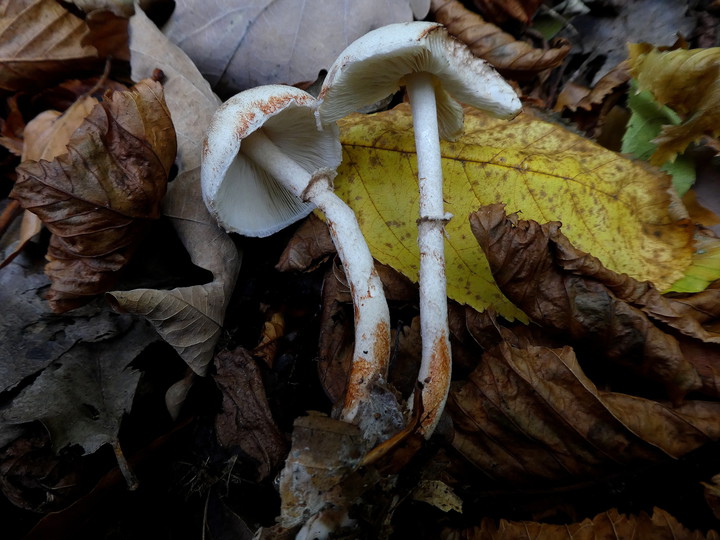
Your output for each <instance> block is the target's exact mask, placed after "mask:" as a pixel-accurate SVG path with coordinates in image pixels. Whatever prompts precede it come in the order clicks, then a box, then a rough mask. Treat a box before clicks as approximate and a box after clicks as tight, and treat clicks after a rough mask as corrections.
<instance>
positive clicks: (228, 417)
mask: <svg viewBox="0 0 720 540" xmlns="http://www.w3.org/2000/svg"><path fill="white" fill-rule="evenodd" d="M215 365H216V367H217V372H216V374H215V375H213V378H214V379H215V382H216V383H217V385H218V387H219V388H220V391H221V392H222V410H221V412H220V413H219V414H218V415H217V417H216V418H215V429H216V431H217V436H218V440H219V441H220V444H221V445H223V446H224V447H226V448H232V447H238V448H240V450H241V451H242V452H243V454H245V455H247V456H249V457H250V458H251V459H252V460H253V461H254V463H253V464H252V465H253V470H254V471H256V473H257V477H256V478H255V480H256V481H258V482H259V481H262V480H264V479H265V478H267V477H268V475H270V474H271V473H272V472H274V471H276V470H277V469H278V468H279V467H280V465H282V463H283V460H284V459H285V456H286V455H287V451H288V447H287V442H286V441H285V438H284V437H283V435H282V433H280V430H279V429H278V427H277V426H276V425H275V421H274V420H273V418H272V414H271V413H270V405H269V404H268V401H267V398H266V397H265V389H264V387H263V383H262V374H261V373H260V369H259V368H258V366H257V364H256V363H255V360H254V359H253V357H252V356H251V355H250V354H249V353H248V352H247V351H245V350H243V349H238V350H235V351H227V350H225V351H222V352H220V353H219V354H218V355H217V356H216V358H215Z"/></svg>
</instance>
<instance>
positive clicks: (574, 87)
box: [553, 61, 630, 112]
mask: <svg viewBox="0 0 720 540" xmlns="http://www.w3.org/2000/svg"><path fill="white" fill-rule="evenodd" d="M629 80H630V67H629V65H628V63H627V61H623V62H620V63H619V64H618V65H617V66H615V67H614V68H613V69H611V70H610V71H608V72H607V73H606V74H605V75H604V76H603V77H602V78H601V79H600V80H599V81H598V82H597V84H595V86H593V87H592V88H586V87H584V86H580V85H579V84H577V83H575V82H572V81H570V82H568V83H567V84H566V85H565V87H564V88H563V90H562V92H560V95H559V96H558V99H557V103H556V104H555V107H554V109H553V110H555V111H562V110H564V109H566V108H567V109H569V110H571V111H573V112H575V111H576V110H577V109H584V110H586V111H590V110H591V109H592V108H593V106H595V105H600V104H601V103H602V102H603V101H604V100H605V99H606V98H607V97H608V96H609V95H610V94H612V93H613V92H614V91H616V90H617V89H618V87H621V88H622V86H623V85H624V84H626V83H627V82H628V81H629Z"/></svg>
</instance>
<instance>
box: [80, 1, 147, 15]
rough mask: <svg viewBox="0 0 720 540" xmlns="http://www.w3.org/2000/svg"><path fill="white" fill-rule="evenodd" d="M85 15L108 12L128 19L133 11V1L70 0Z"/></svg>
mask: <svg viewBox="0 0 720 540" xmlns="http://www.w3.org/2000/svg"><path fill="white" fill-rule="evenodd" d="M71 2H72V3H73V4H75V5H76V6H77V7H79V8H80V9H82V10H83V11H84V12H85V13H92V12H93V11H98V10H109V11H111V12H113V13H115V15H117V16H119V17H130V16H131V15H132V14H133V12H134V11H135V10H134V8H133V0H71Z"/></svg>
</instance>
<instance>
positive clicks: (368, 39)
mask: <svg viewBox="0 0 720 540" xmlns="http://www.w3.org/2000/svg"><path fill="white" fill-rule="evenodd" d="M416 72H428V73H431V74H433V75H434V76H435V77H434V80H435V89H436V90H435V94H436V99H437V102H438V121H439V124H440V130H441V133H442V134H443V135H444V136H445V138H453V137H456V136H458V135H459V134H460V132H461V131H462V108H461V107H460V106H459V105H458V104H457V103H456V102H455V101H454V100H457V101H459V102H461V103H465V104H467V105H471V106H473V107H476V108H478V109H481V110H483V111H487V112H488V113H490V114H492V115H493V116H496V117H499V118H512V117H514V116H515V115H516V114H517V113H518V112H520V109H521V104H520V100H519V99H518V97H517V95H516V94H515V91H514V90H513V89H512V87H511V86H510V85H509V84H508V83H507V82H505V80H504V79H503V78H502V77H501V76H500V75H499V74H498V73H497V72H496V71H495V69H494V68H493V67H492V66H491V65H489V64H488V63H487V62H485V61H484V60H482V59H480V58H478V57H476V56H475V55H473V54H472V52H470V50H469V49H468V48H467V46H465V45H464V44H463V43H461V42H460V41H458V40H456V39H455V38H453V37H452V36H450V35H449V34H448V32H447V30H446V29H445V27H444V26H442V25H440V24H437V23H429V22H411V23H398V24H391V25H388V26H384V27H382V28H378V29H377V30H373V31H372V32H369V33H367V34H365V35H364V36H363V37H361V38H359V39H358V40H356V41H354V42H353V43H351V44H350V45H349V46H348V47H347V48H346V49H345V50H344V51H343V52H342V54H341V55H340V57H339V58H338V59H337V60H336V61H335V63H334V64H333V65H332V67H331V68H330V71H329V72H328V75H327V78H326V79H325V84H324V85H323V88H322V91H321V92H320V96H319V98H318V101H319V102H320V105H319V108H318V113H317V114H318V116H319V119H320V121H321V123H330V122H335V121H337V120H339V119H340V118H342V117H343V116H346V115H347V114H350V113H351V112H353V111H356V110H357V109H359V108H360V107H363V106H366V105H370V104H372V103H375V102H377V101H379V100H381V99H383V98H385V97H387V96H388V95H389V94H392V93H394V92H396V91H397V90H398V89H399V87H400V86H401V85H402V84H403V77H404V76H406V75H408V74H410V73H416ZM448 94H449V96H448ZM450 96H452V97H450Z"/></svg>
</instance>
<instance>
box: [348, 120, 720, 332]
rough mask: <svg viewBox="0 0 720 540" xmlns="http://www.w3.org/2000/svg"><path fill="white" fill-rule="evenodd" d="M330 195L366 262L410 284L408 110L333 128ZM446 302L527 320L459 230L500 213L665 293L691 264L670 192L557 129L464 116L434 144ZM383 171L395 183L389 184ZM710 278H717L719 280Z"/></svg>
mask: <svg viewBox="0 0 720 540" xmlns="http://www.w3.org/2000/svg"><path fill="white" fill-rule="evenodd" d="M340 124H341V129H342V131H341V136H342V141H343V145H344V160H343V163H342V164H341V165H340V167H339V169H338V176H337V178H336V179H335V184H336V191H337V193H338V195H339V196H340V197H342V198H343V199H344V200H345V201H346V202H347V203H348V204H349V205H350V206H351V207H352V208H353V210H354V211H355V213H356V215H357V217H358V222H359V223H360V227H361V229H362V231H363V234H364V235H365V238H366V239H367V241H368V244H369V246H370V250H371V252H372V254H373V256H374V257H375V258H376V259H377V260H379V261H380V262H381V263H383V264H387V265H390V266H392V267H393V268H395V269H396V270H398V271H400V272H401V273H403V274H404V275H406V276H407V277H409V278H410V279H412V280H414V281H417V272H418V264H419V263H418V261H419V253H418V247H417V240H416V238H417V232H416V224H415V222H416V219H417V216H418V199H417V197H418V196H417V185H416V184H417V173H416V162H415V155H414V152H415V145H414V140H413V135H412V133H413V132H412V121H411V117H410V112H409V108H408V107H406V106H400V107H397V108H395V109H393V110H392V111H388V112H384V113H378V114H375V115H371V116H361V115H352V116H349V117H347V118H345V119H344V120H342V121H341V123H340ZM441 150H442V153H443V175H444V178H445V180H444V188H443V196H444V199H445V210H446V211H448V212H450V213H451V214H453V215H454V216H455V218H454V219H452V220H451V221H450V222H449V224H448V225H447V226H446V231H447V242H446V249H445V254H446V255H445V256H446V272H447V279H448V296H449V297H450V298H452V299H453V300H456V301H458V302H460V303H463V304H469V305H471V306H472V307H474V308H475V309H477V310H479V311H482V310H483V309H485V308H487V307H489V306H494V307H495V309H496V310H497V312H498V313H499V314H501V315H503V316H504V317H506V318H509V319H513V318H521V319H524V315H522V313H521V312H520V311H519V310H518V309H517V308H516V307H514V306H513V305H512V304H510V303H509V302H508V301H507V299H505V298H504V297H503V295H502V293H501V292H500V290H499V289H497V286H496V285H495V283H494V281H493V279H492V275H491V274H490V269H489V267H488V266H487V261H486V260H485V258H484V256H483V255H482V253H480V252H479V250H477V247H476V246H475V242H474V238H473V236H472V233H471V232H470V228H469V224H468V222H467V220H466V216H468V215H469V214H470V213H471V212H474V211H475V210H477V208H478V207H480V206H482V205H483V204H488V203H493V202H497V201H502V202H504V203H506V204H507V206H508V208H509V210H510V211H517V210H520V211H522V212H523V216H524V217H527V218H528V219H537V220H540V221H543V222H544V221H548V220H559V221H562V222H563V231H564V233H565V234H566V235H567V236H568V238H569V239H570V240H571V241H572V242H573V244H574V245H575V246H577V247H578V248H579V249H582V250H584V251H587V252H590V253H593V255H595V256H597V257H598V258H599V259H600V260H601V261H602V262H603V264H604V265H605V266H606V267H608V268H610V269H612V270H615V271H617V272H625V273H627V274H629V275H631V276H632V277H634V278H636V279H638V280H649V281H652V282H653V283H655V285H656V286H657V287H658V288H660V289H661V290H662V289H665V288H667V287H669V286H670V285H672V283H673V282H674V281H675V280H677V279H679V278H681V277H682V276H683V274H684V272H685V271H686V269H687V268H688V267H689V265H690V263H691V253H692V247H691V240H692V233H693V231H692V227H689V226H688V225H687V224H686V223H684V222H682V221H681V222H678V221H677V220H676V219H674V218H673V217H672V216H671V215H670V214H669V210H668V206H669V204H670V201H671V199H670V195H669V193H668V191H667V189H668V187H669V180H668V179H667V177H666V176H665V175H658V174H656V173H654V172H651V171H649V170H647V168H646V167H643V166H641V165H638V164H636V163H633V162H632V161H630V160H628V159H626V158H623V157H622V156H620V155H618V154H616V153H614V152H611V151H609V150H605V149H603V148H601V147H599V146H597V145H595V144H593V143H591V142H589V141H587V140H586V139H583V138H581V137H579V136H577V135H574V134H572V133H570V132H569V131H566V130H565V129H563V128H561V127H560V126H557V125H554V124H550V123H546V122H543V121H541V120H537V119H535V118H533V117H531V116H529V115H521V116H519V117H518V118H516V119H515V120H513V121H511V122H505V121H500V120H494V119H491V118H489V117H487V116H485V115H483V114H482V113H480V112H478V111H476V110H470V109H468V110H467V115H466V120H465V134H464V135H463V136H462V137H461V138H460V140H458V141H456V142H454V143H446V142H443V143H441ZM387 171H392V174H388V172H387ZM716 273H717V272H716Z"/></svg>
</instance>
